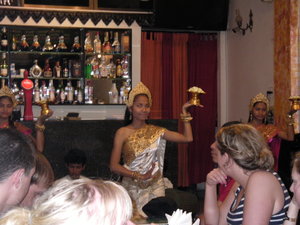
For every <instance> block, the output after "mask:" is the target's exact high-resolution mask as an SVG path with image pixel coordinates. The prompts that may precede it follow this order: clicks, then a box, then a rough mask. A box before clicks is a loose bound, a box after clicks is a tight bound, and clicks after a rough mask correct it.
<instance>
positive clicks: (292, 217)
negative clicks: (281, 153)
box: [284, 152, 300, 225]
mask: <svg viewBox="0 0 300 225" xmlns="http://www.w3.org/2000/svg"><path fill="white" fill-rule="evenodd" d="M292 181H293V183H292V185H291V187H290V191H291V192H293V193H294V196H293V199H292V201H291V203H290V206H289V210H288V212H287V218H286V221H285V222H284V225H293V224H297V217H298V214H299V208H300V152H297V153H296V154H295V158H294V160H293V168H292Z"/></svg>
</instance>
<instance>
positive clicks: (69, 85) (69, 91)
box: [65, 80, 74, 104]
mask: <svg viewBox="0 0 300 225" xmlns="http://www.w3.org/2000/svg"><path fill="white" fill-rule="evenodd" d="M65 92H66V93H67V102H68V103H69V104H72V103H73V101H74V87H73V86H72V82H71V81H70V80H69V81H68V83H67V86H66V88H65Z"/></svg>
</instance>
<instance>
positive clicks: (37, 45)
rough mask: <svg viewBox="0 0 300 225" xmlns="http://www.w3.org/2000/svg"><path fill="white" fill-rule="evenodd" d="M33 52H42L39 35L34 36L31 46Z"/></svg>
mask: <svg viewBox="0 0 300 225" xmlns="http://www.w3.org/2000/svg"><path fill="white" fill-rule="evenodd" d="M31 51H41V45H40V42H39V36H38V35H37V34H35V35H34V36H33V42H32V45H31Z"/></svg>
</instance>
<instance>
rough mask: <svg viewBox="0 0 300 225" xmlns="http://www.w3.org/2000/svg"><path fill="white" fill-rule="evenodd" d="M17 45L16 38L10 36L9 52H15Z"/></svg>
mask: <svg viewBox="0 0 300 225" xmlns="http://www.w3.org/2000/svg"><path fill="white" fill-rule="evenodd" d="M17 45H18V43H17V39H16V36H15V35H13V36H12V42H11V50H12V51H17Z"/></svg>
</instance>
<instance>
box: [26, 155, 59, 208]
mask: <svg viewBox="0 0 300 225" xmlns="http://www.w3.org/2000/svg"><path fill="white" fill-rule="evenodd" d="M53 182H54V173H53V169H52V167H51V165H50V162H49V161H48V159H47V158H46V157H45V156H44V155H43V154H41V153H37V157H36V167H35V172H34V174H33V176H32V177H31V181H30V186H29V190H28V193H27V194H26V196H25V198H24V199H23V201H22V202H21V203H20V206H22V207H28V208H30V207H31V206H32V204H33V201H34V200H35V198H36V197H37V196H39V195H41V194H42V193H43V192H44V191H46V190H47V189H48V188H49V187H50V185H51V184H52V183H53Z"/></svg>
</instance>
